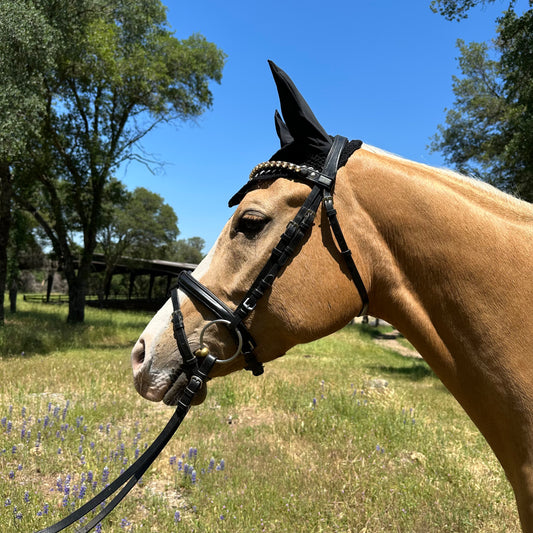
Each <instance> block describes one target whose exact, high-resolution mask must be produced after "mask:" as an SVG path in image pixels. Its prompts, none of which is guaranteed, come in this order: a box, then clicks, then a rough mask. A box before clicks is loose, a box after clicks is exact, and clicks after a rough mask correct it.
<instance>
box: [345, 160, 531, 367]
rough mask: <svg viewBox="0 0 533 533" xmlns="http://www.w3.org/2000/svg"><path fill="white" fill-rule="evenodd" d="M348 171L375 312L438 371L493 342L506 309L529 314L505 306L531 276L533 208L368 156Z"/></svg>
mask: <svg viewBox="0 0 533 533" xmlns="http://www.w3.org/2000/svg"><path fill="white" fill-rule="evenodd" d="M346 170H347V174H348V176H349V180H348V181H349V182H350V184H349V186H350V187H351V190H352V193H353V195H354V197H355V199H356V201H357V204H358V206H357V207H355V208H354V209H355V211H357V209H361V210H362V213H361V214H360V215H359V217H356V219H357V218H358V221H357V223H356V227H355V228H354V229H353V231H354V232H355V233H356V234H357V240H358V242H359V241H362V245H361V246H360V247H359V248H360V253H361V257H362V260H363V261H364V262H365V263H366V264H367V265H369V268H370V270H371V282H370V285H371V286H370V301H371V312H373V313H375V314H376V315H377V316H380V317H382V318H384V319H385V320H388V321H390V322H391V323H393V324H395V325H396V326H397V327H399V328H400V330H401V331H402V332H403V333H404V334H405V335H406V336H408V337H410V338H411V339H412V342H413V343H414V344H415V346H417V348H419V350H421V351H423V352H425V354H424V356H425V357H426V359H428V358H429V362H430V364H432V363H433V364H432V366H434V368H435V367H437V368H436V370H439V367H442V368H440V369H441V370H442V371H443V373H445V374H447V373H449V372H450V371H451V369H452V367H454V366H455V364H456V361H455V359H456V352H458V351H462V352H463V353H464V352H465V350H466V351H468V350H477V349H479V347H480V345H487V344H490V341H491V337H492V333H494V329H496V330H497V329H499V328H493V327H492V326H493V325H494V324H495V323H496V322H497V321H498V320H504V317H506V316H507V314H508V313H515V316H516V313H518V314H522V315H523V314H525V312H526V311H525V310H526V309H528V306H527V305H523V308H522V309H520V306H519V305H516V304H514V305H513V304H512V302H510V299H511V298H512V295H513V294H515V295H516V297H517V301H518V302H522V303H523V296H520V294H519V293H520V289H519V290H518V291H517V287H516V284H515V283H514V282H515V281H516V278H517V277H520V276H522V277H523V278H524V279H526V276H527V277H529V276H530V274H529V272H530V270H529V269H530V268H531V260H530V257H531V254H532V253H533V246H532V244H531V242H532V241H533V239H532V237H533V235H532V230H531V228H532V227H533V226H532V224H533V211H532V210H531V209H530V208H529V207H527V205H526V204H525V203H522V202H518V201H514V200H511V199H508V197H506V196H505V195H502V194H501V193H497V192H491V191H489V190H487V189H485V188H483V187H481V186H478V185H475V184H473V183H471V181H470V180H467V179H462V178H459V177H455V176H453V175H451V173H447V172H445V171H441V170H438V169H432V168H431V167H427V166H424V165H418V164H416V163H412V162H410V161H405V160H401V159H397V158H394V157H389V156H384V155H380V154H374V153H370V152H368V151H366V150H362V151H361V152H360V153H356V155H355V156H354V157H352V158H351V160H350V162H349V163H348V165H347V167H346ZM339 211H340V209H339ZM357 227H358V228H360V229H357ZM367 251H368V252H369V255H368V256H367V257H365V255H367ZM510 273H515V275H514V276H510V275H509V274H510ZM524 289H525V287H524ZM528 290H529V293H530V295H531V289H528ZM526 319H527V320H529V321H531V318H529V317H527V318H526V317H524V320H526ZM505 320H506V318H505ZM465 326H466V327H465ZM492 340H494V339H492ZM435 354H437V355H435ZM431 359H434V361H431Z"/></svg>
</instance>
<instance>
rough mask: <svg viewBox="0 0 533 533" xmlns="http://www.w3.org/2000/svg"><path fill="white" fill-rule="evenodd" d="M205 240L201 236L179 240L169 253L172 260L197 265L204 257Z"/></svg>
mask: <svg viewBox="0 0 533 533" xmlns="http://www.w3.org/2000/svg"><path fill="white" fill-rule="evenodd" d="M204 247H205V241H204V239H202V238H201V237H190V238H189V239H179V240H177V241H176V242H175V243H174V245H173V246H172V249H171V251H170V254H169V259H170V260H171V261H176V262H178V263H193V264H195V265H197V264H198V263H199V262H200V261H201V260H202V259H203V258H204V255H205V254H204V252H203V250H204Z"/></svg>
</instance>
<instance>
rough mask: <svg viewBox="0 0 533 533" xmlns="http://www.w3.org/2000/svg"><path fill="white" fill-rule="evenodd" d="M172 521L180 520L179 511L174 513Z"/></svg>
mask: <svg viewBox="0 0 533 533" xmlns="http://www.w3.org/2000/svg"><path fill="white" fill-rule="evenodd" d="M174 522H181V513H180V512H179V511H176V512H175V513H174Z"/></svg>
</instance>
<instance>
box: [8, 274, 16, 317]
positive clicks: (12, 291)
mask: <svg viewBox="0 0 533 533" xmlns="http://www.w3.org/2000/svg"><path fill="white" fill-rule="evenodd" d="M17 292H18V287H17V282H16V281H15V280H13V281H12V282H11V287H9V310H10V311H11V312H12V313H16V312H17Z"/></svg>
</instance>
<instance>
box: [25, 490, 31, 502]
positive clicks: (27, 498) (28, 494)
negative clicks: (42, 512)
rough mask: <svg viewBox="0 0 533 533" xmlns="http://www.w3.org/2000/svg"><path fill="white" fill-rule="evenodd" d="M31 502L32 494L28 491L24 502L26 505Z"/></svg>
mask: <svg viewBox="0 0 533 533" xmlns="http://www.w3.org/2000/svg"><path fill="white" fill-rule="evenodd" d="M29 501H30V493H29V492H28V491H26V492H25V493H24V502H25V503H29Z"/></svg>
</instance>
